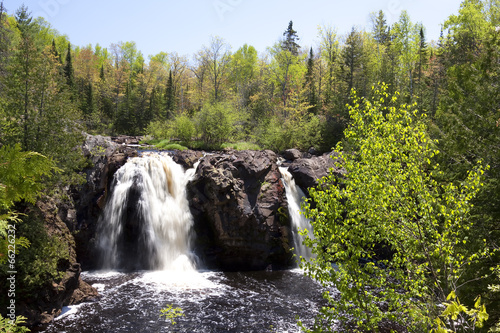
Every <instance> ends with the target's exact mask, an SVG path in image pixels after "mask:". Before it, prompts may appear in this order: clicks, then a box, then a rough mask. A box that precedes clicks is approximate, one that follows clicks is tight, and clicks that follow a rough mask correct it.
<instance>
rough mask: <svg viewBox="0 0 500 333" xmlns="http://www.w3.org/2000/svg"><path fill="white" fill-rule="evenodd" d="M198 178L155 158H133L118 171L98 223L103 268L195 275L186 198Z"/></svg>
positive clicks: (190, 221)
mask: <svg viewBox="0 0 500 333" xmlns="http://www.w3.org/2000/svg"><path fill="white" fill-rule="evenodd" d="M193 174H194V172H193V171H192V170H188V171H187V172H184V170H183V168H182V167H181V166H180V165H178V164H176V163H175V162H174V161H173V160H172V159H171V158H170V157H169V156H164V155H160V154H156V153H154V154H150V155H149V156H143V157H135V158H132V159H130V160H129V161H127V163H126V164H125V165H124V166H122V167H121V168H120V169H119V170H118V171H117V173H116V174H115V176H114V179H113V186H112V188H111V189H112V193H111V196H110V198H109V200H108V202H107V204H106V207H105V209H104V213H103V215H102V216H101V218H100V221H99V226H100V227H99V230H98V235H99V243H98V246H99V249H100V252H101V268H103V269H126V270H138V269H154V270H183V271H189V270H194V264H193V261H192V260H191V254H190V244H189V234H190V230H191V227H192V224H193V219H192V216H191V213H190V211H189V204H188V201H187V198H186V184H187V182H188V181H189V178H190V177H192V176H193Z"/></svg>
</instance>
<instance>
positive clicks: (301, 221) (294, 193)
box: [279, 167, 314, 260]
mask: <svg viewBox="0 0 500 333" xmlns="http://www.w3.org/2000/svg"><path fill="white" fill-rule="evenodd" d="M279 170H280V173H281V176H282V177H283V178H282V179H283V183H284V184H285V191H286V198H287V201H288V213H289V215H290V221H291V223H292V227H293V228H292V233H293V240H294V243H295V254H296V255H297V257H299V258H300V257H302V258H304V259H306V260H307V259H310V258H311V257H312V251H311V249H310V248H308V247H307V246H305V245H304V238H305V237H304V236H302V235H300V234H299V230H305V229H307V231H308V235H309V237H314V234H313V232H312V227H311V223H310V221H309V219H307V218H306V217H305V216H304V214H302V213H301V207H300V206H301V204H302V203H303V202H304V199H305V198H306V196H305V194H304V192H303V191H302V190H301V189H300V187H299V186H297V185H296V184H295V180H294V179H293V176H292V175H291V174H290V172H288V169H287V168H284V167H280V168H279Z"/></svg>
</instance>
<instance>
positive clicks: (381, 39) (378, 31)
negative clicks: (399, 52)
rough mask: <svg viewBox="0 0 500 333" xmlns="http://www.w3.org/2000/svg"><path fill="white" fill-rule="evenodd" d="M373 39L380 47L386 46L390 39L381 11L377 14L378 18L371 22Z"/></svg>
mask: <svg viewBox="0 0 500 333" xmlns="http://www.w3.org/2000/svg"><path fill="white" fill-rule="evenodd" d="M373 38H374V39H375V41H376V42H377V43H379V44H381V45H387V43H388V42H389V39H390V37H389V27H388V26H387V21H386V19H385V15H384V12H383V11H382V10H380V11H379V12H378V16H377V17H376V18H375V19H374V20H373Z"/></svg>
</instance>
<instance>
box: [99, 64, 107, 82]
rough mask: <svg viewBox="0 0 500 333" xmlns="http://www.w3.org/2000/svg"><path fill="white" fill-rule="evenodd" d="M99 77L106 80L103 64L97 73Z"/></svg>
mask: <svg viewBox="0 0 500 333" xmlns="http://www.w3.org/2000/svg"><path fill="white" fill-rule="evenodd" d="M99 78H100V79H101V81H106V76H105V75H104V64H102V65H101V71H100V73H99Z"/></svg>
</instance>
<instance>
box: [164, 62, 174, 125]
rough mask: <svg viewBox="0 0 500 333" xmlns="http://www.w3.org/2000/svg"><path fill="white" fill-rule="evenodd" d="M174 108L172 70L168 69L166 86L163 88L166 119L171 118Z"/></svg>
mask: <svg viewBox="0 0 500 333" xmlns="http://www.w3.org/2000/svg"><path fill="white" fill-rule="evenodd" d="M174 109H175V94H174V81H173V79H172V71H169V74H168V81H167V88H166V90H165V112H166V118H167V119H171V118H172V113H173V111H174Z"/></svg>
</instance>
